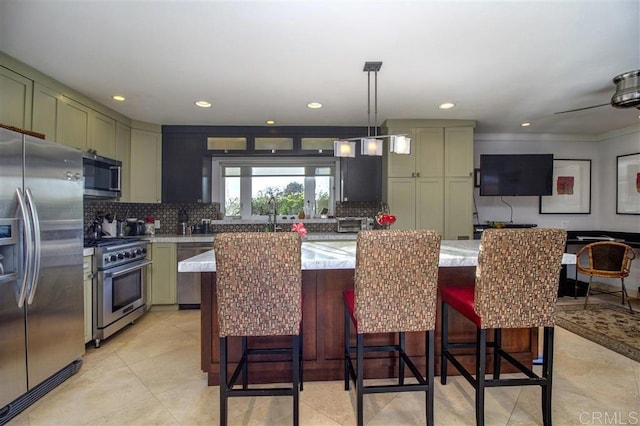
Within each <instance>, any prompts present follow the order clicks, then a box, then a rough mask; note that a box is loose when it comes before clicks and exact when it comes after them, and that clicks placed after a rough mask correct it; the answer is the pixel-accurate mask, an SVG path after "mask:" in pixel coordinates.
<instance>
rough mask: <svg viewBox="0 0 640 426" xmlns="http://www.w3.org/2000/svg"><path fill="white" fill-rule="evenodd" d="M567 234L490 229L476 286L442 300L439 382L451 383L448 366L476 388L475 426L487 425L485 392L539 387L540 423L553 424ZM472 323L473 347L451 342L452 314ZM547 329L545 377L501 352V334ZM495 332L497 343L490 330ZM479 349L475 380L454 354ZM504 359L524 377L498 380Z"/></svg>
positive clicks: (444, 292)
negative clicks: (557, 329)
mask: <svg viewBox="0 0 640 426" xmlns="http://www.w3.org/2000/svg"><path fill="white" fill-rule="evenodd" d="M565 241H566V231H564V230H561V229H537V228H532V229H487V230H485V231H484V232H483V233H482V239H481V242H480V252H479V254H478V266H477V268H476V283H475V287H469V286H467V287H447V288H443V289H441V296H442V347H441V360H440V361H441V365H440V381H441V383H442V384H443V385H445V384H446V383H447V364H448V362H450V363H451V364H452V365H453V366H454V367H455V368H456V369H457V370H458V371H459V372H460V373H461V374H462V375H463V376H464V378H465V379H467V381H468V382H469V383H470V384H471V385H472V386H473V387H474V388H475V394H476V395H475V400H476V401H475V403H476V424H478V425H483V424H484V394H485V388H487V387H495V386H523V385H537V386H540V387H541V388H542V419H543V423H544V424H545V425H550V424H551V385H552V372H553V331H554V325H555V304H556V299H557V294H558V278H559V275H560V269H561V266H562V255H563V252H564V247H565ZM450 308H452V309H454V310H456V311H458V312H459V313H460V314H462V315H463V316H464V317H465V318H467V319H468V320H470V321H471V322H473V323H474V324H475V326H476V329H477V338H476V341H475V342H472V343H471V342H464V343H451V342H449V336H448V322H449V318H448V317H449V309H450ZM531 327H544V344H543V345H544V348H543V364H542V374H541V375H537V374H536V373H534V372H533V371H532V370H531V369H530V368H528V367H527V366H525V365H524V364H522V363H521V362H520V361H518V360H517V359H515V358H514V357H513V356H512V355H511V354H509V353H508V352H507V350H506V349H505V348H503V347H502V330H503V329H510V328H531ZM488 329H494V339H493V342H487V330H488ZM487 347H490V348H493V353H492V355H493V359H492V361H493V362H492V365H493V378H492V379H487V378H486V377H485V373H486V363H487ZM458 348H475V352H476V365H475V378H474V376H473V375H472V373H471V372H470V371H468V370H467V369H466V368H465V367H464V366H463V365H462V363H461V362H460V361H459V360H458V359H457V358H456V355H455V354H454V353H453V351H454V350H455V349H458ZM502 360H504V361H506V362H508V363H510V364H511V365H512V366H514V367H516V368H517V369H518V370H519V371H520V372H522V373H524V375H525V376H526V377H517V378H509V379H505V378H500V367H501V362H502Z"/></svg>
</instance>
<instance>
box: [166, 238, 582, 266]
mask: <svg viewBox="0 0 640 426" xmlns="http://www.w3.org/2000/svg"><path fill="white" fill-rule="evenodd" d="M479 247H480V240H462V241H457V240H443V241H442V243H441V245H440V262H439V263H440V266H441V267H455V266H476V265H477V263H478V250H479ZM562 263H563V264H575V263H576V257H575V255H573V254H569V253H565V254H564V256H563V258H562ZM355 266H356V241H354V240H339V241H303V242H302V269H303V270H329V269H355ZM215 270H216V260H215V255H214V252H213V250H209V251H207V252H205V253H202V254H199V255H197V256H194V257H191V258H189V259H185V260H183V261H181V262H179V263H178V272H215Z"/></svg>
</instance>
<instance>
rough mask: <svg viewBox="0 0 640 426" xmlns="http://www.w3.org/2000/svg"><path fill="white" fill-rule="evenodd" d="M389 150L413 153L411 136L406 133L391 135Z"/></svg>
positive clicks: (398, 152) (397, 152)
mask: <svg viewBox="0 0 640 426" xmlns="http://www.w3.org/2000/svg"><path fill="white" fill-rule="evenodd" d="M389 152H393V153H396V154H411V138H410V137H407V136H405V135H391V140H390V143H389Z"/></svg>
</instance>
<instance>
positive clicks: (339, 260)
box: [178, 240, 575, 385]
mask: <svg viewBox="0 0 640 426" xmlns="http://www.w3.org/2000/svg"><path fill="white" fill-rule="evenodd" d="M479 244H480V241H478V240H470V241H442V244H441V249H440V269H439V276H438V287H439V288H442V287H445V286H465V285H473V282H474V279H475V266H476V264H477V255H478V248H479ZM355 253H356V242H355V241H353V240H340V241H322V240H321V241H304V242H303V243H302V269H303V271H302V292H303V297H304V309H303V312H304V313H303V331H304V334H303V351H304V379H305V380H310V381H316V380H340V379H342V378H343V368H344V361H343V360H344V358H343V357H344V349H343V321H344V319H343V318H344V308H343V302H342V292H343V290H346V289H350V288H353V278H354V268H355ZM563 263H565V264H574V263H575V255H571V254H565V255H564V257H563ZM178 271H179V272H200V273H201V295H202V296H201V297H202V300H201V308H200V309H201V368H202V370H203V371H205V372H207V373H208V383H209V385H217V384H218V368H219V367H218V356H219V339H218V318H217V300H216V288H215V286H216V282H215V255H214V252H213V250H211V251H208V252H205V253H202V254H200V255H197V256H194V257H192V258H190V259H186V260H184V261H181V262H180V263H179V264H178ZM449 321H450V323H449V334H450V336H451V338H452V340H458V341H463V340H473V339H474V338H475V333H476V329H475V326H474V325H473V324H472V323H471V322H469V321H467V320H465V319H464V318H463V317H461V316H458V315H456V314H452V315H450V318H449ZM439 330H440V313H439V312H438V315H437V319H436V370H437V369H438V368H439V363H440V360H439V353H440V349H439V346H440V333H439ZM537 335H538V330H537V329H519V330H508V331H505V332H504V333H503V337H502V339H503V345H505V346H508V347H509V348H510V349H511V350H512V351H513V352H514V353H515V356H516V358H517V359H518V360H520V361H521V362H522V363H524V364H525V365H528V366H531V364H532V360H533V359H535V358H537V357H538V337H537ZM354 339H355V337H354ZM365 340H366V343H367V344H369V343H373V344H389V343H392V342H393V335H392V334H380V335H372V336H367V338H366V339H365ZM266 343H268V344H269V345H273V344H275V345H281V346H282V347H287V346H288V345H290V338H288V337H285V338H279V337H268V338H267V337H264V338H253V339H250V346H254V347H259V346H260V345H265V344H266ZM406 344H407V353H408V354H409V355H410V356H412V357H414V362H415V363H416V365H417V366H418V367H419V368H422V369H424V368H425V365H424V347H425V342H424V333H407V338H406ZM229 347H230V351H229V359H230V360H238V359H240V351H239V348H240V345H239V339H238V342H230V345H229ZM464 351H465V350H461V353H464ZM466 352H467V353H468V355H467V356H465V357H463V358H462V360H463V363H464V364H466V366H467V367H470V366H473V365H474V362H475V355H474V353H473V351H469V350H466ZM376 355H377V356H376V357H375V359H372V360H370V361H369V362H367V365H366V366H365V376H366V377H369V378H374V377H378V378H382V377H391V376H393V374H394V369H395V366H396V363H395V360H394V359H393V358H390V357H389V356H386V355H385V354H382V355H380V354H376ZM487 358H488V359H487V362H488V371H491V362H492V357H491V356H488V357H487ZM264 360H265V361H266V362H265V363H264V364H259V365H255V364H254V366H255V368H253V369H252V370H251V373H250V377H251V381H254V382H262V381H274V380H275V381H288V380H290V378H289V375H290V367H289V366H288V363H282V362H277V361H278V359H274V358H264ZM506 367H507V365H506V364H505V372H507V371H510V370H508V369H506Z"/></svg>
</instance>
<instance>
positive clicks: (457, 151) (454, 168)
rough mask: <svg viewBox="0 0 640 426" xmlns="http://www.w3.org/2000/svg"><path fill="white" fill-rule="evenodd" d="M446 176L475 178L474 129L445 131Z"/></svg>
mask: <svg viewBox="0 0 640 426" xmlns="http://www.w3.org/2000/svg"><path fill="white" fill-rule="evenodd" d="M444 175H445V176H446V177H472V176H473V127H450V128H446V129H444Z"/></svg>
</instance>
